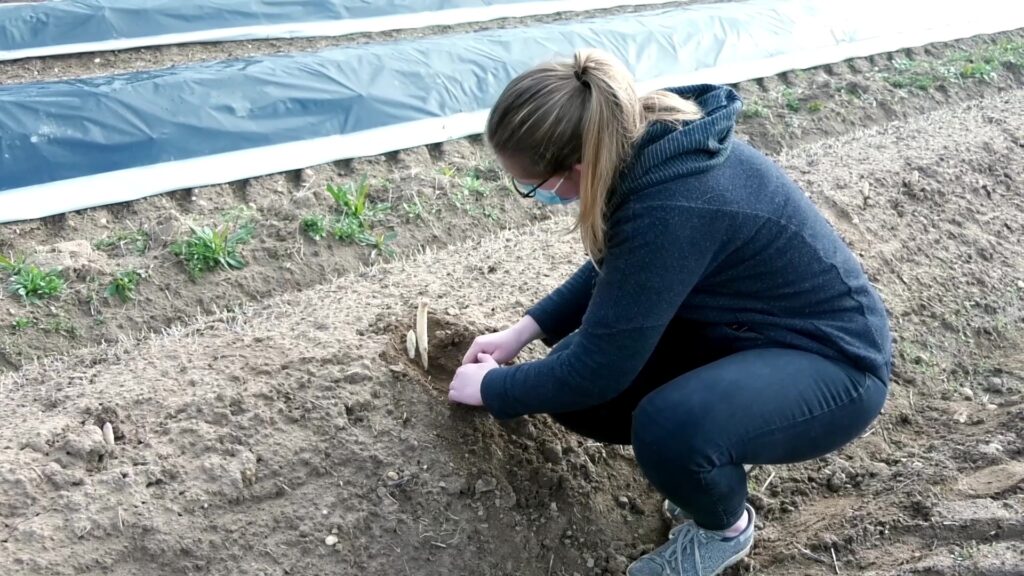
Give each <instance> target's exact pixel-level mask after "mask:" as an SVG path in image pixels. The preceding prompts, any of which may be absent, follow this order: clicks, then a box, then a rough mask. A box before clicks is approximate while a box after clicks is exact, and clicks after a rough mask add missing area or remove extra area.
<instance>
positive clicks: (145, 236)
mask: <svg viewBox="0 0 1024 576" xmlns="http://www.w3.org/2000/svg"><path fill="white" fill-rule="evenodd" d="M149 244H150V238H149V232H146V231H145V230H122V231H120V232H116V233H114V234H111V235H110V236H104V237H103V238H100V239H99V240H96V241H95V242H93V243H92V247H93V248H95V249H97V250H103V251H107V250H112V249H114V248H118V249H120V251H121V253H122V254H127V253H128V252H129V251H130V252H132V253H134V254H136V255H139V256H141V255H142V254H145V253H146V251H147V250H149Z"/></svg>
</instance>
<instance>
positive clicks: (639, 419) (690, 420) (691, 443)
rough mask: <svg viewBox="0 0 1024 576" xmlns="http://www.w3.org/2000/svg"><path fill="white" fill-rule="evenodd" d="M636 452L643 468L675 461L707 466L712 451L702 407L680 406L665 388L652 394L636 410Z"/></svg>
mask: <svg viewBox="0 0 1024 576" xmlns="http://www.w3.org/2000/svg"><path fill="white" fill-rule="evenodd" d="M632 420H633V422H632V444H633V452H634V453H635V454H636V458H637V461H638V462H639V463H640V464H641V466H643V465H645V463H646V464H657V463H662V462H668V461H671V462H672V463H673V465H674V466H680V465H687V467H691V466H692V467H706V466H710V465H711V463H710V462H709V461H708V457H709V454H710V452H711V451H712V447H711V443H710V440H711V438H709V436H708V433H707V431H706V430H703V427H704V423H703V422H702V420H701V418H700V416H699V407H695V406H692V405H686V404H680V403H679V402H677V401H675V400H674V399H673V398H672V397H671V396H670V395H668V394H666V393H665V391H664V390H663V389H659V390H655V391H654V392H652V393H650V394H648V395H647V396H646V397H644V399H643V400H641V401H640V403H639V404H638V405H637V407H636V410H634V411H633V418H632Z"/></svg>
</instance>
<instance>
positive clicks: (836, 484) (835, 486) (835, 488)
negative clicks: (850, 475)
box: [828, 472, 846, 493]
mask: <svg viewBox="0 0 1024 576" xmlns="http://www.w3.org/2000/svg"><path fill="white" fill-rule="evenodd" d="M845 485H846V475H845V474H843V473H842V472H836V473H835V474H833V475H832V477H831V478H829V479H828V489H829V490H830V491H832V492H836V493H838V492H840V491H841V490H842V489H843V486H845Z"/></svg>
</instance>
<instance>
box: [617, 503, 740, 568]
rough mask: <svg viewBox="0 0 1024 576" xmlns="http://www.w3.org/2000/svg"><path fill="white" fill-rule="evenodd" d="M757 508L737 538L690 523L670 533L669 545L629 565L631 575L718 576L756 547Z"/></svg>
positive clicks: (664, 545)
mask: <svg viewBox="0 0 1024 576" xmlns="http://www.w3.org/2000/svg"><path fill="white" fill-rule="evenodd" d="M755 520H756V517H755V515H754V509H753V508H751V507H750V505H749V504H748V505H747V527H746V528H745V529H744V530H743V532H741V533H740V535H739V536H736V537H735V538H730V539H728V540H723V539H722V537H721V536H720V535H718V534H717V533H715V532H712V531H710V530H705V529H703V528H701V527H700V526H697V524H695V523H694V522H687V523H685V524H683V525H681V526H676V527H675V528H673V529H672V531H671V532H669V537H668V542H666V543H664V544H662V545H661V547H659V548H657V549H656V550H654V551H653V552H651V553H650V554H647V555H646V556H641V557H640V558H638V559H637V560H636V561H635V562H633V563H632V564H630V565H629V568H628V569H627V570H626V575H627V576H717V575H718V574H721V573H722V572H724V571H725V569H726V568H728V567H729V566H732V565H733V564H735V563H737V562H739V561H740V560H742V559H743V557H744V556H746V555H747V554H748V553H749V552H750V547H751V546H752V545H753V544H754V522H755Z"/></svg>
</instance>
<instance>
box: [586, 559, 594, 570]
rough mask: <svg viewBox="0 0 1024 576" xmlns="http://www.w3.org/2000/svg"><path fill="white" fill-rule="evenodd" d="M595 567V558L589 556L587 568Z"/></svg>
mask: <svg viewBox="0 0 1024 576" xmlns="http://www.w3.org/2000/svg"><path fill="white" fill-rule="evenodd" d="M593 567H594V559H593V558H587V568H593Z"/></svg>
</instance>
